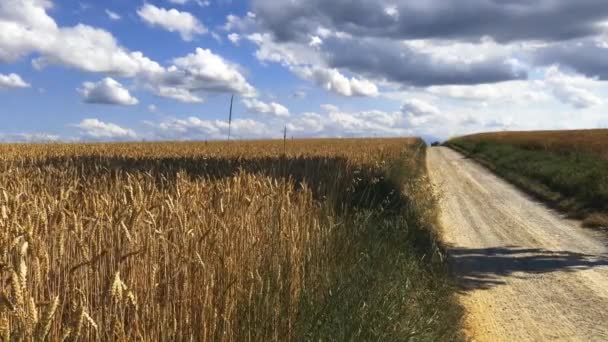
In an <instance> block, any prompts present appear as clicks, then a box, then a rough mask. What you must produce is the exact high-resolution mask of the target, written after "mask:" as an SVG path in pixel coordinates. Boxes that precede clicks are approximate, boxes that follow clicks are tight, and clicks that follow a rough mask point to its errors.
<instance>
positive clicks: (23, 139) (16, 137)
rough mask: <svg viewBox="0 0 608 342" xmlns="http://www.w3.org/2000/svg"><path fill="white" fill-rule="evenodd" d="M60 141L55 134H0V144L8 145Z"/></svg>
mask: <svg viewBox="0 0 608 342" xmlns="http://www.w3.org/2000/svg"><path fill="white" fill-rule="evenodd" d="M60 140H62V139H61V137H60V136H58V135H56V134H47V133H14V134H7V133H0V141H1V142H9V143H15V142H18V143H51V142H58V141H60Z"/></svg>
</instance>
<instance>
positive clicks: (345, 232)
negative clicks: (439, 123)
mask: <svg viewBox="0 0 608 342" xmlns="http://www.w3.org/2000/svg"><path fill="white" fill-rule="evenodd" d="M423 160H424V144H423V143H422V142H421V141H420V140H416V139H379V140H333V141H332V140H309V141H306V140H303V141H278V142H272V141H257V142H238V143H237V142H233V143H141V144H89V145H87V144H56V145H42V144H41V145H17V144H15V145H0V280H1V282H0V338H3V339H4V341H9V340H10V341H13V340H45V339H46V340H49V341H64V340H66V341H76V340H101V341H113V340H134V341H193V340H196V341H291V340H319V339H327V338H328V336H329V337H330V338H329V339H338V340H341V339H347V338H349V337H350V338H357V339H360V338H362V339H369V338H381V337H379V336H384V337H382V338H386V339H387V340H390V339H392V338H394V339H395V340H397V339H399V338H401V337H403V336H405V334H411V333H412V332H414V334H422V335H423V336H426V335H424V334H444V335H432V336H442V337H443V336H455V335H450V334H455V333H454V332H453V331H451V330H450V328H446V327H441V326H443V325H445V321H447V320H448V319H454V318H453V317H456V316H457V315H458V314H457V313H454V314H449V315H448V314H444V313H439V314H438V313H437V312H436V311H437V307H438V303H439V302H442V303H446V300H447V301H448V302H449V300H450V298H451V297H450V296H451V294H450V292H449V291H450V290H449V289H448V287H447V286H446V285H444V281H443V278H441V277H442V275H441V272H442V271H441V266H438V269H439V271H436V270H435V271H433V270H428V271H427V270H425V269H424V268H421V267H420V266H419V264H420V263H421V261H420V260H419V259H420V255H423V257H422V260H425V261H423V262H422V263H430V261H429V260H435V259H440V258H441V255H440V251H439V249H437V248H436V247H435V245H434V243H433V242H432V236H431V235H432V234H430V233H428V231H426V230H425V229H427V228H428V227H427V226H428V225H430V224H432V221H433V217H434V216H433V215H434V207H433V205H432V203H431V201H432V199H431V198H430V196H429V193H430V191H428V190H429V189H428V188H425V187H426V186H427V183H426V182H425V180H424V179H423V178H424V171H423V168H424V166H423V165H424V163H423V162H422V161H423ZM425 208H426V209H425ZM387 217H390V219H387ZM374 218H380V219H374ZM406 220H407V221H406ZM372 223H373V225H374V227H376V226H378V227H380V226H382V227H384V228H382V229H380V228H374V229H373V230H370V229H371V228H369V227H371V226H372ZM404 226H405V227H409V226H411V231H407V232H406V231H405V230H404V229H403V227H404ZM395 227H396V228H395ZM414 228H415V229H414ZM429 229H430V228H429ZM423 231H424V232H423ZM414 240H415V241H416V246H417V248H419V249H420V251H419V252H416V253H414V252H413V251H407V249H408V247H407V243H410V242H411V241H414ZM387 241H388V242H387ZM401 243H403V244H401ZM391 244H392V245H391ZM412 245H413V244H412ZM391 246H392V247H391ZM389 247H390V248H393V249H390V248H389ZM395 251H396V252H395ZM388 253H391V254H394V255H392V256H390V258H391V259H388V258H387V256H388V255H387V254H388ZM400 253H406V254H403V257H402V258H401V257H400V256H399V255H401V254H400ZM366 255H367V257H365V256H366ZM425 257H426V259H424V258H425ZM365 258H367V259H365ZM400 258H401V259H400ZM384 259H388V260H389V261H386V260H384ZM392 259H394V260H392ZM399 260H407V262H401V261H399ZM397 262H400V264H399V266H396V267H393V266H390V265H391V263H397ZM433 262H434V261H433ZM440 263H441V262H438V264H440ZM372 266H373V267H374V268H377V270H376V269H375V270H374V271H373V272H371V271H369V270H368V268H371V267H372ZM385 267H386V268H387V269H386V270H385V269H384V268H385ZM388 267H390V269H388ZM391 272H393V273H394V272H399V273H398V274H396V273H395V274H396V275H391V274H393V273H391ZM438 274H439V275H438ZM384 275H386V276H390V277H392V278H391V279H393V278H394V279H396V281H398V282H399V286H406V285H407V286H409V290H408V291H405V292H403V293H400V292H398V293H395V288H393V286H395V285H394V282H391V281H386V283H387V284H388V285H385V284H384V282H383V283H379V281H378V280H377V279H380V278H382V277H383V276H384ZM400 277H404V278H400ZM401 279H405V280H404V281H403V282H402V280H401ZM408 279H409V280H408ZM412 279H414V280H412ZM363 281H364V282H363ZM408 281H409V285H408V283H407V282H408ZM389 285H390V286H391V288H390V289H389V288H388V287H387V286H389ZM385 287H387V288H385ZM374 291H375V292H374ZM383 291H384V292H383ZM376 292H377V293H378V294H376ZM421 293H424V297H420V298H419V296H421ZM374 296H379V297H378V298H377V299H376V298H375V297H374ZM391 296H392V297H391ZM359 297H360V298H359ZM370 298H371V299H370ZM389 298H394V299H391V303H390V307H389V309H386V306H384V307H382V308H381V310H376V309H374V308H379V306H378V305H388V304H386V303H383V302H382V301H383V300H387V299H389ZM376 300H377V301H378V303H376V304H374V303H375V302H374V301H376ZM393 301H394V303H393ZM374 305H376V306H374ZM370 308H371V309H374V310H376V311H377V312H375V311H373V310H371V309H370ZM345 310H348V311H346V312H345ZM393 311H394V312H398V313H399V314H398V315H397V314H395V315H392V316H390V317H384V316H383V314H387V315H390V314H391V312H393ZM444 311H445V312H449V311H450V310H449V305H448V304H444ZM351 314H352V317H350V315H351ZM345 315H346V316H349V317H343V316H345ZM446 315H447V316H446ZM450 315H451V316H450ZM443 316H445V318H442V317H443ZM452 323H453V322H452ZM383 324H384V326H383ZM366 325H369V326H370V327H368V328H365V329H363V328H362V327H364V326H366ZM439 327H441V328H439ZM378 328H380V329H383V328H384V329H386V331H385V332H384V331H383V332H378V331H376V332H374V329H378ZM366 329H367V330H366ZM382 334H384V335H382ZM413 336H414V335H413ZM429 336H431V335H429Z"/></svg>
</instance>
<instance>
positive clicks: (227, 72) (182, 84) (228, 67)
mask: <svg viewBox="0 0 608 342" xmlns="http://www.w3.org/2000/svg"><path fill="white" fill-rule="evenodd" d="M142 81H143V82H144V83H145V84H146V87H148V88H149V89H150V90H152V91H153V92H154V93H155V94H156V95H158V96H162V97H168V98H173V99H176V100H178V101H182V102H202V101H203V98H202V97H201V96H200V94H201V93H205V92H212V93H213V92H217V93H237V94H241V95H243V96H253V95H255V93H256V91H255V88H254V87H253V86H252V85H251V84H249V83H248V82H247V80H246V79H245V77H244V76H243V75H242V74H241V72H240V71H239V67H238V66H237V65H234V64H231V63H229V62H228V61H226V60H225V59H223V58H222V57H221V56H219V55H216V54H214V53H213V52H211V51H210V50H207V49H201V48H197V49H196V51H195V52H194V53H191V54H188V55H186V56H184V57H180V58H175V59H174V60H173V65H172V66H170V67H169V68H167V69H166V70H165V71H164V72H160V73H149V74H146V75H143V77H142Z"/></svg>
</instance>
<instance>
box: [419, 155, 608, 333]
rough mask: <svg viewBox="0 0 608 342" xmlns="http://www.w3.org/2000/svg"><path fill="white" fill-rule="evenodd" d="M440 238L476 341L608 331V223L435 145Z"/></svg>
mask: <svg viewBox="0 0 608 342" xmlns="http://www.w3.org/2000/svg"><path fill="white" fill-rule="evenodd" d="M427 163H428V169H429V171H430V175H431V179H432V180H433V183H434V185H435V187H436V189H437V191H438V192H439V194H440V196H441V201H440V202H441V214H440V219H441V223H442V226H443V232H442V235H443V239H444V241H445V242H446V243H447V244H448V246H450V248H449V249H450V253H449V255H450V256H449V260H450V265H451V269H452V270H453V272H454V274H455V276H456V277H457V279H458V280H459V283H460V286H461V287H460V294H459V297H460V300H461V302H462V304H463V305H464V307H465V308H466V311H467V319H466V330H467V333H468V334H469V336H471V339H472V340H474V341H555V340H559V341H608V254H607V253H608V249H607V248H606V246H607V240H606V238H605V236H606V233H600V232H596V231H593V230H591V229H587V228H581V226H580V222H577V221H573V220H568V219H565V218H563V217H562V215H560V214H559V213H557V212H555V211H552V210H551V209H548V208H547V207H546V206H545V205H543V204H541V203H539V202H537V201H535V200H533V199H531V198H530V197H528V196H527V195H525V194H524V193H522V192H521V191H519V190H517V189H516V188H515V187H513V186H512V185H510V184H508V183H507V182H505V181H503V180H502V179H500V178H498V177H496V176H494V175H493V174H492V173H490V172H489V171H488V170H486V169H485V168H484V167H482V166H480V165H479V164H477V163H475V162H474V161H473V160H471V159H467V158H465V157H464V156H463V155H461V154H459V153H456V152H454V151H452V150H450V149H448V148H444V147H440V148H431V149H429V154H428V159H427Z"/></svg>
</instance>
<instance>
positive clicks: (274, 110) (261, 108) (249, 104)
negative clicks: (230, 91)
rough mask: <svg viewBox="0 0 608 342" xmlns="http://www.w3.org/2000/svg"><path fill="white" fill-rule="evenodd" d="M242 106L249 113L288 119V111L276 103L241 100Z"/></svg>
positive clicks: (253, 99)
mask: <svg viewBox="0 0 608 342" xmlns="http://www.w3.org/2000/svg"><path fill="white" fill-rule="evenodd" d="M243 105H244V106H245V108H247V110H248V111H249V112H250V113H254V114H262V115H267V116H271V117H277V118H286V117H289V115H290V114H289V109H287V107H285V106H283V105H281V104H279V103H276V102H270V103H266V102H262V101H260V100H258V99H255V98H252V99H243Z"/></svg>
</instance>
